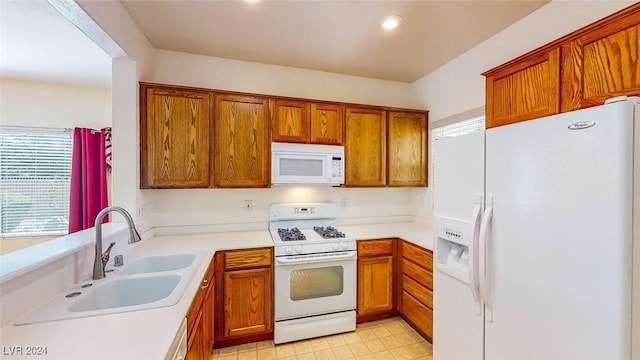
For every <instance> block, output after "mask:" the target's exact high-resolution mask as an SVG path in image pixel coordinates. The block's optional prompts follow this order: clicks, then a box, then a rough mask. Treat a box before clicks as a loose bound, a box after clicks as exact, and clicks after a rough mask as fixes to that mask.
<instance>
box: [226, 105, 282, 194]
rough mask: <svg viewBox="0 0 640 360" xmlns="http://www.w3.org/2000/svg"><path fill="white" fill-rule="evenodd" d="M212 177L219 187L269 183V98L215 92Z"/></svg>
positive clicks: (264, 185)
mask: <svg viewBox="0 0 640 360" xmlns="http://www.w3.org/2000/svg"><path fill="white" fill-rule="evenodd" d="M215 114H216V118H215V139H216V142H215V159H216V168H215V169H216V171H215V175H214V180H215V183H216V185H217V186H219V187H266V186H268V185H269V179H270V178H269V174H270V169H269V158H270V154H269V147H270V144H269V122H268V119H269V102H268V100H267V99H266V98H260V97H252V96H239V95H228V94H221V95H216V111H215Z"/></svg>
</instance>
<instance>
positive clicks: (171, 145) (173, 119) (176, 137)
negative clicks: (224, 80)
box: [140, 83, 213, 189]
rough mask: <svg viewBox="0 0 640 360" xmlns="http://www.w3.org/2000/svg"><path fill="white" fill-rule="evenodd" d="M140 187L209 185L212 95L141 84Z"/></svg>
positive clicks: (194, 186) (197, 91) (195, 186)
mask: <svg viewBox="0 0 640 360" xmlns="http://www.w3.org/2000/svg"><path fill="white" fill-rule="evenodd" d="M140 95H141V96H140V99H141V104H140V109H141V110H140V132H141V144H140V148H141V154H140V172H141V176H140V187H141V188H143V189H144V188H185V187H190V188H198V187H208V186H210V184H211V181H210V176H211V156H210V144H211V131H212V128H213V126H212V119H213V116H212V109H213V106H212V105H213V104H212V99H213V96H212V93H210V92H207V91H199V90H188V89H182V88H171V87H165V86H155V85H152V84H145V83H141V84H140Z"/></svg>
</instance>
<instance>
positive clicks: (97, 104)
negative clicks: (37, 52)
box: [0, 79, 111, 129]
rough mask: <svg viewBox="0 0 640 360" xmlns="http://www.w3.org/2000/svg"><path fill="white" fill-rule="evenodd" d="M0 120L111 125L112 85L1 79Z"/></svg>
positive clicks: (8, 122) (5, 122)
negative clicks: (100, 85) (98, 85)
mask: <svg viewBox="0 0 640 360" xmlns="http://www.w3.org/2000/svg"><path fill="white" fill-rule="evenodd" d="M0 94H1V96H0V124H2V125H11V126H28V127H51V128H74V127H86V128H91V129H101V128H104V127H108V126H111V89H110V88H105V87H97V86H84V85H70V84H59V83H48V82H38V81H23V80H12V79H1V80H0Z"/></svg>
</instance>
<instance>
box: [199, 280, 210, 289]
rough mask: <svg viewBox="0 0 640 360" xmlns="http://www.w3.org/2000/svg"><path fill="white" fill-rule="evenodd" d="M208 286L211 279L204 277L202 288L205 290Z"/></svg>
mask: <svg viewBox="0 0 640 360" xmlns="http://www.w3.org/2000/svg"><path fill="white" fill-rule="evenodd" d="M208 287H209V280H207V279H203V280H202V285H200V289H202V290H204V289H206V288H208Z"/></svg>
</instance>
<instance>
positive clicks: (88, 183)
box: [69, 128, 108, 234]
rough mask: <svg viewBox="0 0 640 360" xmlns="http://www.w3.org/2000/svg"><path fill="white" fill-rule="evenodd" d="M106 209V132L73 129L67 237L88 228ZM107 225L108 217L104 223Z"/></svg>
mask: <svg viewBox="0 0 640 360" xmlns="http://www.w3.org/2000/svg"><path fill="white" fill-rule="evenodd" d="M107 205H108V198H107V167H106V160H105V131H104V130H101V131H96V130H92V129H81V128H75V129H74V130H73V154H72V163H71V194H70V203H69V234H71V233H73V232H76V231H80V230H83V229H86V228H90V227H92V226H93V225H94V222H95V219H96V215H98V213H99V212H100V210H102V209H104V208H105V207H107ZM107 221H108V216H106V217H105V218H104V221H103V222H107Z"/></svg>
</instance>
